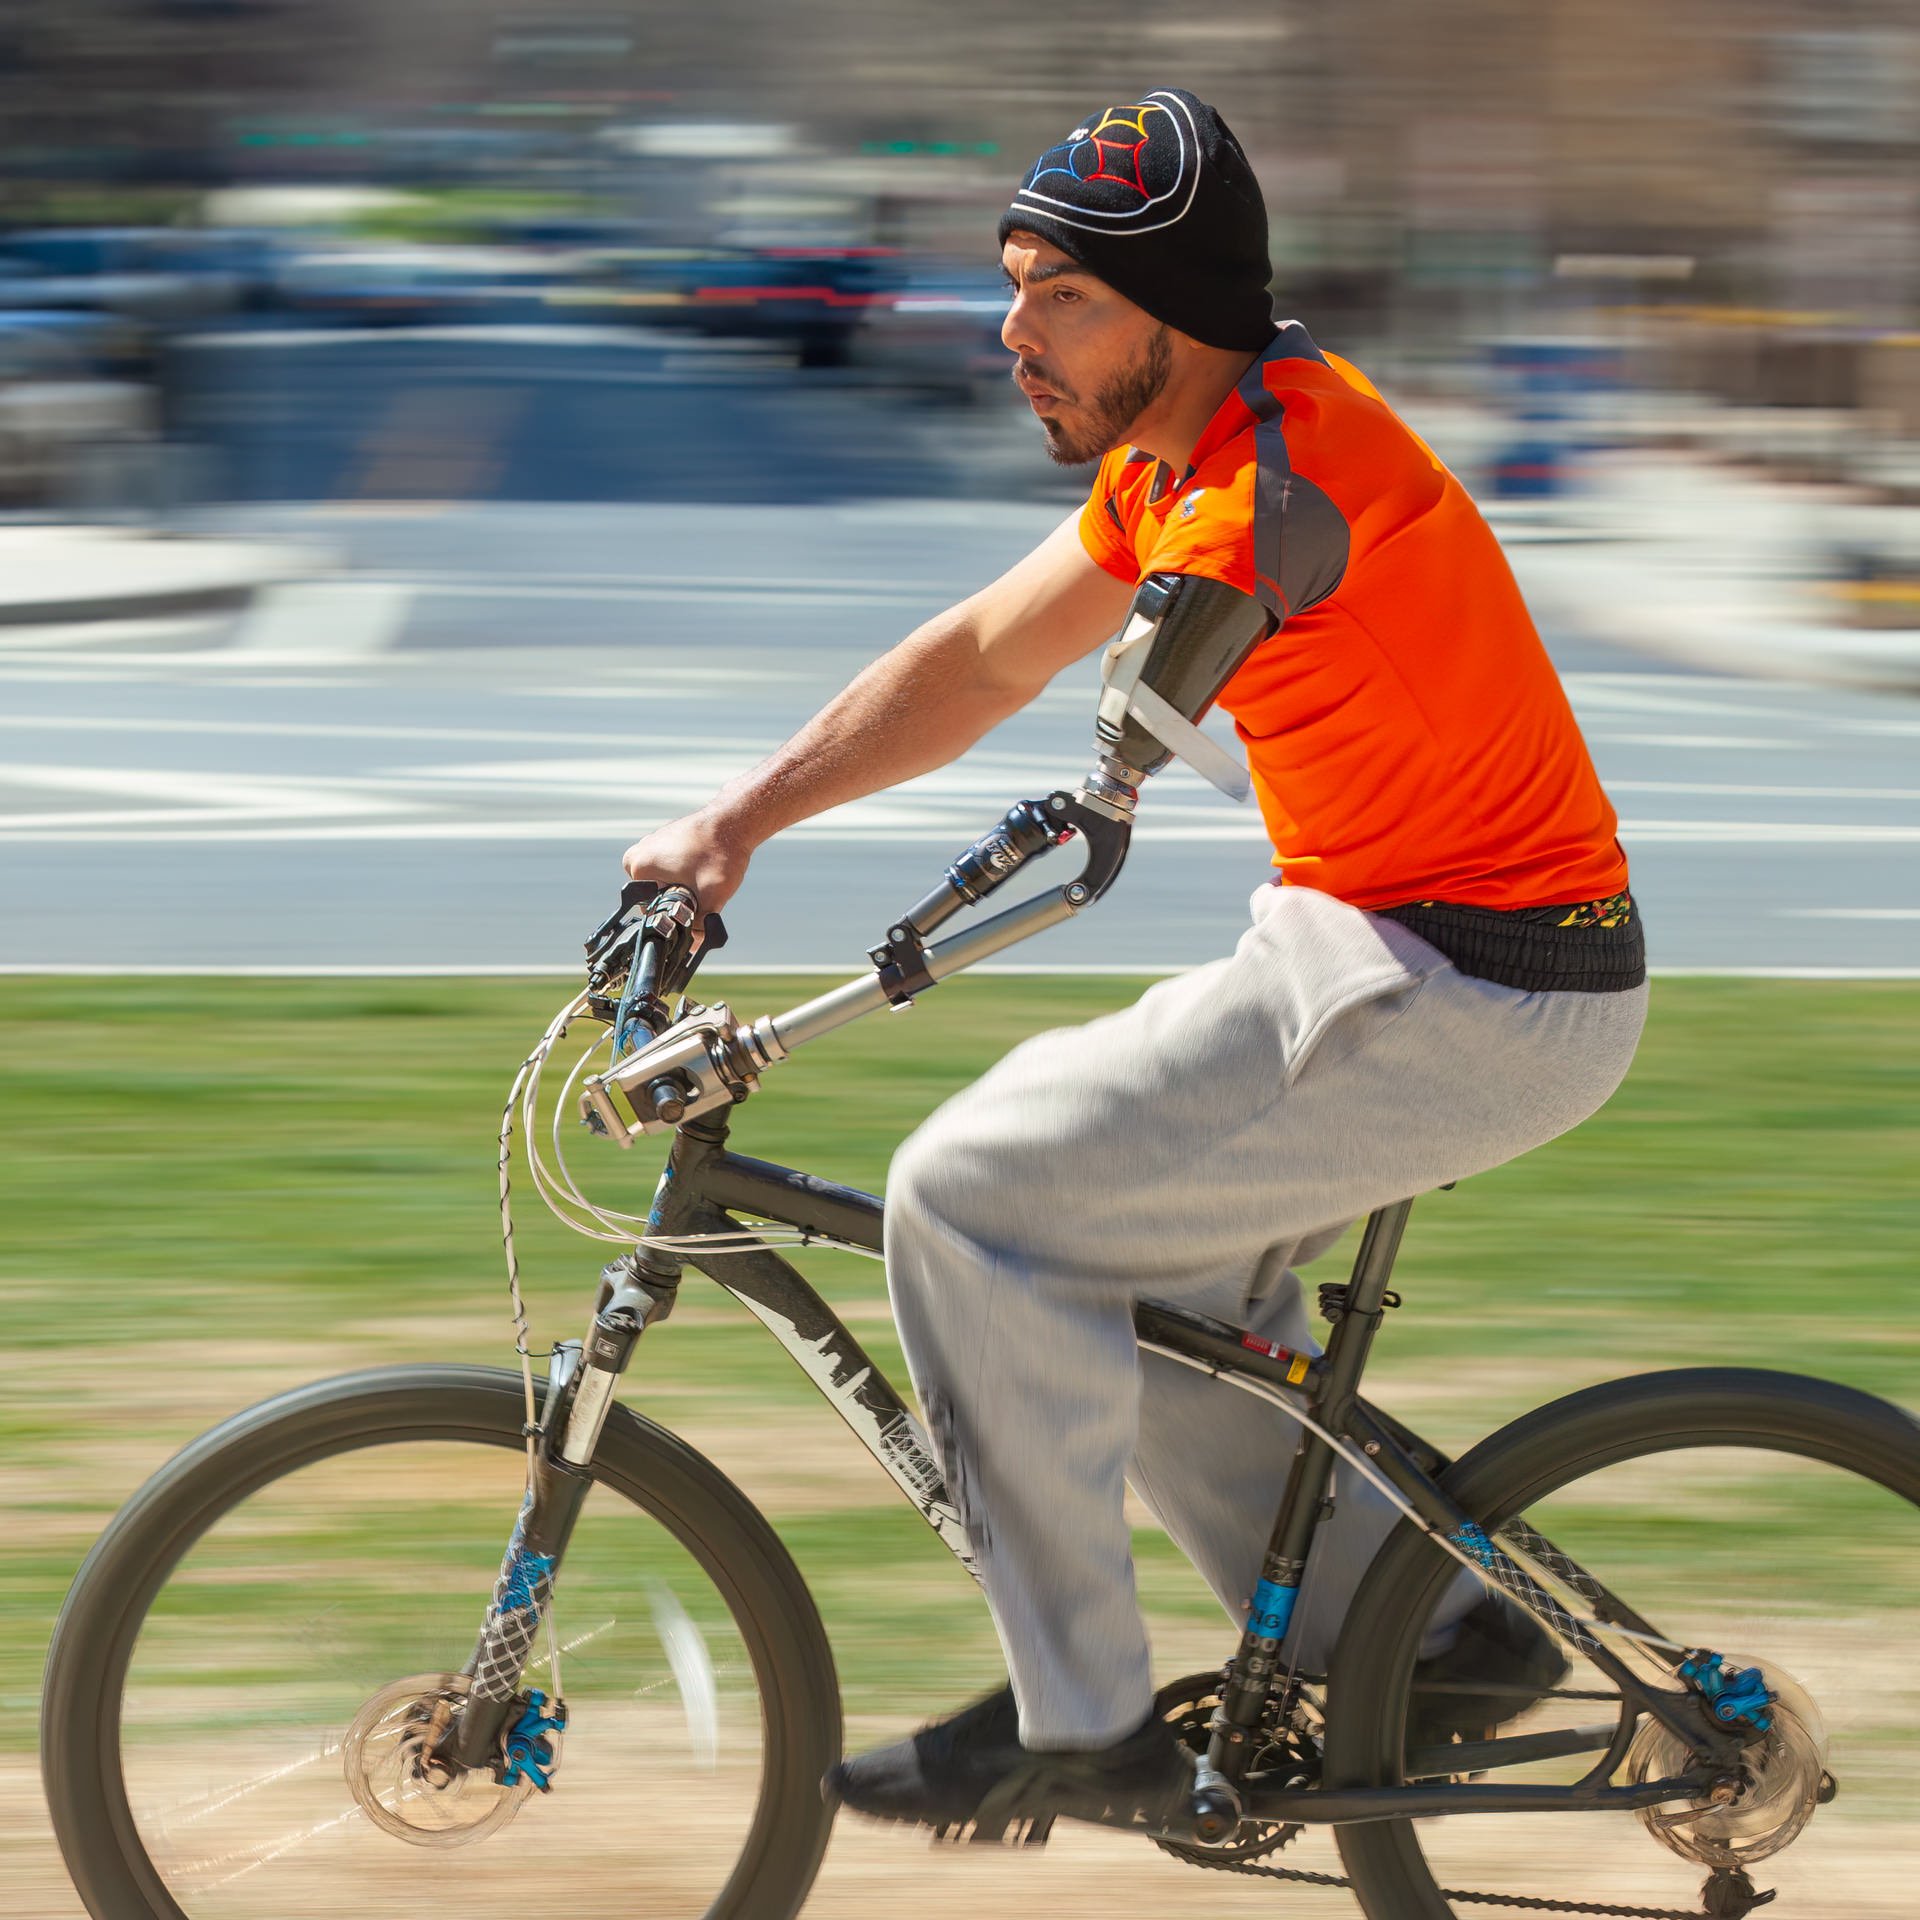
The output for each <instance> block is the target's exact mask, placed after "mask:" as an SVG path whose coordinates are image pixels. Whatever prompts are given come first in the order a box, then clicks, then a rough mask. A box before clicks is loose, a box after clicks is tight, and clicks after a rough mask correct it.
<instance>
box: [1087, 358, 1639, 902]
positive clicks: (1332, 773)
mask: <svg viewBox="0 0 1920 1920" xmlns="http://www.w3.org/2000/svg"><path fill="white" fill-rule="evenodd" d="M1080 537H1081V539H1082V541H1083V542H1084V543H1085V545H1086V548H1087V551H1088V552H1089V553H1091V554H1092V556H1093V558H1094V559H1095V560H1097V561H1098V562H1099V563H1100V565H1101V566H1102V567H1104V568H1105V569H1106V570H1107V571H1108V572H1109V573H1111V574H1114V575H1117V576H1118V577H1119V578H1120V579H1123V580H1126V581H1129V582H1133V583H1137V582H1139V581H1141V580H1143V579H1145V578H1146V576H1147V575H1148V574H1150V573H1195V574H1202V575H1205V576H1206V577H1207V578H1209V579H1213V580H1221V581H1224V582H1225V583H1226V584H1227V585H1229V586H1234V587H1238V588H1240V589H1241V590H1242V591H1243V592H1246V593H1251V594H1255V595H1257V596H1258V597H1259V598H1260V599H1261V600H1262V601H1263V602H1265V604H1266V606H1267V607H1268V609H1269V610H1270V611H1271V612H1272V614H1273V615H1274V617H1275V619H1276V620H1278V621H1279V622H1281V626H1280V630H1279V631H1278V632H1276V633H1275V634H1273V635H1272V636H1271V637H1270V638H1268V639H1267V640H1266V641H1265V642H1264V643H1262V644H1261V645H1260V646H1259V647H1257V648H1256V649H1255V650H1254V652H1253V655H1252V657H1251V658H1250V659H1249V660H1248V661H1247V663H1246V665H1245V666H1244V667H1242V668H1241V670H1240V671H1239V673H1237V674H1236V675H1235V676H1234V678H1233V679H1232V680H1231V681H1230V682H1229V683H1228V685H1227V688H1226V690H1225V691H1224V692H1223V693H1222V694H1221V696H1220V705H1221V706H1222V707H1223V708H1224V709H1225V710H1226V711H1227V712H1228V713H1230V714H1231V715H1232V716H1233V719H1234V722H1235V724H1236V726H1237V728H1238V731H1239V734H1240V737H1241V739H1242V740H1243V741H1244V742H1245V743H1246V748H1247V758H1248V761H1249V764H1250V768H1251V771H1252V775H1253V782H1254V790H1255V792H1256V793H1257V795H1258V796H1259V800H1260V808H1261V812H1262V813H1263V815H1264V816H1265V818H1266V824H1267V830H1268V832H1269V833H1270V834H1271V835H1272V838H1273V846H1274V864H1275V865H1276V866H1278V867H1279V868H1280V869H1281V871H1282V875H1283V877H1284V878H1285V879H1286V880H1288V881H1289V882H1293V883H1297V884H1300V885H1303V886H1309V887H1315V888H1318V889H1319V890H1320V891H1322V892H1324V893H1330V894H1334V895H1336V896H1337V897H1338V898H1340V899H1342V900H1346V901H1348V902H1350V903H1351V904H1352V905H1354V906H1357V907H1385V906H1395V905H1399V904H1402V903H1404V902H1408V901H1414V900H1443V901H1454V902H1459V903H1461V904H1463V905H1470V906H1482V907H1535V906H1545V905H1549V904H1554V903H1558V902H1564V901H1587V900H1594V899H1598V898H1600V897H1601V896H1603V895H1611V894H1615V893H1618V892H1619V891H1621V889H1623V888H1624V887H1625V886H1626V884H1627V862H1626V856H1625V855H1624V854H1623V853H1622V852H1621V850H1620V844H1619V842H1618V840H1617V839H1616V838H1615V837H1614V836H1615V831H1616V827H1617V822H1616V820H1615V817H1614V811H1613V807H1612V805H1611V803H1610V802H1609V801H1608V799H1607V796H1606V794H1605V793H1604V792H1603V791H1602V789H1601V786H1600V781H1599V778H1598V776H1597V775H1596V774H1595V772H1594V769H1593V762H1592V760H1591V759H1590V758H1589V757H1588V754H1587V748H1586V743H1585V741H1584V740H1582V738H1581V737H1580V729H1579V726H1578V725H1577V724H1576V722H1575V720H1574V717H1573V710H1572V708H1571V707H1570V706H1569V705H1568V703H1567V696H1566V693H1565V691H1564V690H1563V688H1562V687H1561V685H1560V678H1559V675H1558V674H1556V673H1555V671H1554V669H1553V664H1552V662H1551V661H1550V660H1549V659H1548V658H1547V652H1546V649H1545V647H1543V646H1542V645H1541V643H1540V636H1539V634H1538V633H1537V632H1536V631H1535V630H1534V625H1533V621H1532V620H1531V618H1530V617H1529V616H1528V613H1527V609H1526V605H1525V603H1524V602H1523V601H1522V599H1521V597H1520V590H1519V588H1518V586H1516V585H1515V583H1514V578H1513V574H1512V572H1511V571H1510V570H1509V569H1508V566H1507V562H1506V557H1505V555H1504V554H1503V553H1502V552H1501V551H1500V546H1499V543H1498V542H1497V541H1496V540H1495V539H1494V537H1493V533H1492V531H1491V529H1490V528H1489V527H1488V526H1487V523H1486V522H1485V521H1484V520H1483V519H1482V518H1481V517H1480V514H1479V512H1478V510H1477V509H1476V508H1475V506H1474V504H1473V502H1472V501H1471V500H1470V499H1469V498H1468V497H1467V493H1466V489H1465V488H1463V487H1462V486H1461V485H1460V483H1459V481H1457V480H1456V479H1455V478H1454V477H1453V475H1452V474H1451V473H1449V472H1448V471H1447V469H1446V468H1445V467H1444V466H1442V465H1441V464H1440V462H1439V461H1438V460H1437V459H1436V458H1435V457H1434V455H1433V453H1432V452H1431V451H1430V450H1429V449H1428V447H1427V446H1426V444H1425V443H1424V442H1423V441H1422V440H1421V439H1420V438H1419V436H1418V435H1417V434H1415V433H1414V432H1413V431H1412V429H1411V428H1410V427H1408V426H1407V425H1406V423H1405V422H1404V421H1403V420H1401V419H1400V417H1399V416H1398V415H1397V414H1396V413H1395V412H1394V411H1393V409H1392V408H1391V407H1389V406H1388V405H1387V404H1386V402H1385V401H1384V400H1382V399H1381V397H1380V395H1379V394H1378V393H1377V392H1376V391H1375V390H1374V388H1373V386H1372V385H1371V384H1370V383H1369V382H1368V380H1367V378H1366V376H1365V375H1364V374H1362V373H1361V372H1360V371H1359V370H1358V369H1357V368H1355V367H1352V366H1349V365H1348V364H1347V363H1346V362H1345V361H1344V360H1341V359H1339V358H1337V357H1336V356H1334V355H1332V354H1329V353H1324V352H1322V351H1321V349H1320V348H1319V347H1317V346H1315V345H1314V343H1313V341H1312V340H1311V339H1310V338H1309V337H1308V335H1307V332H1306V329H1305V328H1304V327H1302V326H1300V325H1299V323H1298V322H1296V321H1289V322H1287V323H1286V324H1285V325H1284V326H1283V327H1281V329H1280V331H1279V333H1278V334H1277V335H1276V337H1275V339H1274V341H1273V344H1272V346H1271V347H1269V348H1268V350H1267V351H1266V353H1264V354H1263V355H1262V356H1261V358H1260V359H1259V360H1257V361H1255V362H1254V364H1253V365H1252V366H1251V367H1250V368H1249V369H1248V370H1247V374H1246V377H1245V379H1243V380H1242V381H1241V383H1240V385H1239V387H1238V388H1237V390H1236V391H1235V392H1233V393H1231V394H1229V395H1228V396H1227V398H1226V400H1225V401H1224V402H1223V403H1222V405H1221V407H1220V410H1219V411H1218V412H1217V413H1216V414H1215V415H1214V417H1213V419H1212V420H1211V421H1210V422H1209V423H1208V426H1207V429H1206V431H1205V432H1204V433H1203V434H1202V435H1201V436H1200V440H1199V443H1198V445H1196V446H1195V448H1194V451H1193V462H1192V464H1191V465H1190V466H1189V467H1188V468H1187V471H1186V473H1185V474H1184V475H1182V476H1181V477H1180V478H1179V479H1177V480H1176V479H1175V478H1174V475H1173V471H1172V469H1171V468H1170V467H1168V466H1167V465H1166V464H1165V463H1164V462H1161V461H1158V460H1155V459H1154V458H1153V456H1152V455H1150V454H1145V453H1140V452H1138V451H1135V450H1134V449H1131V448H1121V449H1119V450H1118V451H1116V452H1114V453H1110V454H1108V455H1107V457H1106V459H1105V460H1103V461H1102V462H1101V464H1100V471H1099V474H1098V477H1097V478H1096V479H1095V481H1094V486H1093V492H1092V495H1091V497H1090V498H1089V500H1088V502H1087V505H1086V509H1085V511H1084V512H1083V513H1082V514H1081V517H1080Z"/></svg>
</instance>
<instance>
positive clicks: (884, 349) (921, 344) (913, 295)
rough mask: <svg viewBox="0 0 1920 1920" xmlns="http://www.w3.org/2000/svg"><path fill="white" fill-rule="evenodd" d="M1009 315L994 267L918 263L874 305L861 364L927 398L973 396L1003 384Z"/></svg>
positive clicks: (1008, 360)
mask: <svg viewBox="0 0 1920 1920" xmlns="http://www.w3.org/2000/svg"><path fill="white" fill-rule="evenodd" d="M1006 317H1007V289H1006V284H1005V282H1004V281H1003V280H1002V279H1001V277H1000V273H999V270H998V269H997V268H994V269H991V270H989V269H987V268H982V267H962V266H956V265H953V264H951V263H935V264H931V265H925V266H917V267H915V268H913V269H912V270H911V272H910V273H909V274H908V275H907V277H906V282H905V284H904V285H902V286H900V287H898V288H897V289H895V290H894V291H893V292H891V293H889V294H888V296H887V297H886V298H885V299H884V300H881V301H879V302H877V303H876V304H875V305H874V307H873V310H872V312H871V314H870V315H869V318H868V324H867V329H866V331H865V333H864V334H863V335H862V336H861V340H860V355H859V357H860V364H861V365H862V366H865V367H869V368H871V369H872V370H873V371H874V372H875V373H877V374H878V375H879V376H880V377H882V378H884V379H890V380H894V381H897V382H899V383H900V384H901V385H903V386H907V387H911V388H913V389H915V390H916V391H917V392H919V393H922V394H924V395H926V396H928V397H930V398H934V399H945V400H952V401H956V402H960V403H963V404H964V403H970V402H972V401H975V400H978V399H981V398H982V397H984V396H986V395H989V394H993V393H996V392H1004V391H1007V390H1008V375H1009V374H1010V373H1011V372H1012V369H1013V356H1012V355H1011V354H1010V353H1008V351H1007V349H1006V345H1005V343H1004V342H1003V341H1002V340H1001V338H1000V328H1001V324H1002V323H1003V322H1004V321H1005V319H1006Z"/></svg>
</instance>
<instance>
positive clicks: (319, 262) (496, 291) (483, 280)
mask: <svg viewBox="0 0 1920 1920" xmlns="http://www.w3.org/2000/svg"><path fill="white" fill-rule="evenodd" d="M570 269H571V263H570V262H569V261H567V260H565V259H559V258H556V257H555V256H553V255H549V254H544V253H535V252H529V251H526V250H522V249H516V248H511V247H440V246H426V247H418V246H416V247H355V248H326V249H316V250H313V251H310V252H307V253H302V254H298V255H295V256H293V257H292V258H290V259H288V260H286V261H284V262H283V263H282V264H281V266H280V269H279V271H278V272H277V274H276V275H275V279H274V298H275V302H276V304H277V305H278V306H279V307H281V308H282V309H284V310H285V311H287V312H288V313H292V314H299V315H303V316H305V317H306V318H307V319H309V320H332V321H338V322H341V323H350V324H355V325H360V326H429V325H443V326H444V325H454V324H464V325H469V326H481V325H499V324H503V323H506V322H509V321H515V320H530V319H550V318H551V317H552V315H551V312H550V308H549V304H548V300H547V296H548V294H549V293H551V292H552V291H553V289H554V288H556V287H558V286H561V285H564V284H565V283H566V281H567V280H568V278H569V277H570Z"/></svg>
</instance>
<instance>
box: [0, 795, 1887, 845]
mask: <svg viewBox="0 0 1920 1920" xmlns="http://www.w3.org/2000/svg"><path fill="white" fill-rule="evenodd" d="M291 784H292V783H289V785H291ZM670 804H678V801H677V799H676V800H675V801H674V802H671V803H670ZM377 810H378V809H377V808H374V807H369V806H365V805H363V806H360V807H350V806H346V805H340V806H336V807H332V808H321V807H315V808H313V809H312V810H311V811H312V812H315V813H326V812H335V813H338V812H363V811H377ZM209 811H212V810H209ZM260 811H261V812H266V813H269V814H270V815H271V816H272V817H274V819H275V820H276V822H277V824H274V825H271V826H253V825H247V826H241V825H234V826H231V827H229V826H221V825H213V824H208V825H201V824H199V823H198V822H195V823H194V824H191V825H187V824H182V825H180V826H178V827H174V826H171V825H166V824H162V825H160V826H157V827H156V826H154V825H153V816H152V815H151V813H148V814H146V815H142V816H129V815H125V814H122V813H119V812H115V813H113V814H111V815H108V814H101V815H97V816H96V815H86V816H82V815H72V816H61V817H60V819H59V824H58V825H57V826H53V827H51V828H47V827H42V826H38V825H36V820H37V819H40V818H44V816H35V815H33V814H13V815H8V816H5V817H4V818H0V844H6V845H19V844H21V843H23V842H24V843H27V844H45V845H49V846H54V845H58V846H73V845H80V844H84V843H86V842H88V841H96V840H103V839H110V840H113V841H114V842H116V843H120V844H130V843H139V844H142V845H150V844H155V845H157V844H163V843H177V844H188V843H191V844H195V845H201V844H208V843H214V842H222V841H250V842H259V841H271V842H293V841H301V842H311V841H322V840H357V841H376V840H415V841H436V840H499V841H507V840H512V841H556V842H561V841H581V840H585V841H591V840H603V839H606V838H609V837H613V838H620V837H622V836H624V837H626V838H629V839H630V838H631V837H632V835H633V834H634V833H636V832H638V831H640V830H641V829H643V828H644V827H645V826H646V825H647V822H648V817H649V811H650V810H649V808H648V806H647V804H646V800H645V798H644V797H643V796H641V795H640V794H639V793H638V791H637V790H636V792H635V795H634V800H633V805H632V808H631V810H630V811H628V812H626V813H622V814H618V815H613V814H608V815H604V816H595V817H592V818H582V817H568V816H563V817H557V818H553V819H538V818H536V819H527V818H524V817H518V816H516V817H508V818H501V819H480V818H465V819H442V820H431V819H429V820H421V819H411V820H370V821H351V822H341V823H338V824H335V823H332V822H325V823H321V824H313V825H309V824H306V823H305V822H304V821H299V820H292V819H285V820H282V819H281V815H282V813H283V808H282V807H281V806H280V805H279V804H278V803H277V802H276V803H272V804H270V805H269V806H265V807H262V808H261V809H260ZM222 812H223V813H224V810H222ZM227 817H232V816H227ZM243 817H244V810H243ZM660 817H662V818H665V817H666V816H665V815H664V814H662V815H661V816H660ZM123 820H124V821H125V824H124V825H122V824H119V823H120V822H122V821H123ZM142 820H144V821H145V822H146V824H145V825H144V826H143V825H142V824H141V821H142ZM88 822H92V823H93V824H92V825H89V824H87V823H88ZM110 822H111V823H113V824H112V830H111V831H110V832H109V831H107V830H106V828H107V826H108V824H109V823H110ZM985 824H987V823H986V822H984V821H983V820H982V819H981V817H980V815H979V814H977V813H976V812H973V811H971V810H970V811H967V812H965V813H962V812H960V811H958V810H955V811H954V812H952V813H950V814H949V813H942V814H938V815H934V814H931V813H929V814H928V815H926V816H924V817H920V818H915V819H912V820H911V822H910V823H909V822H889V823H887V824H880V823H878V822H871V821H863V820H857V819H848V820H836V819H834V818H832V817H831V816H826V817H823V818H821V819H819V820H807V821H802V822H801V823H800V824H798V825H797V826H793V827H789V828H787V830H786V832H785V834H783V835H782V838H783V839H788V838H790V839H799V840H812V839H818V840H837V841H846V842H850V843H856V844H869V845H875V846H878V845H888V846H894V845H899V846H930V845H954V846H958V845H962V844H964V843H965V842H966V841H968V840H970V839H972V838H975V837H977V835H978V834H979V833H980V832H981V831H982V830H983V828H984V826H985ZM96 826H97V827H98V828H99V830H98V831H96V830H94V828H95V827H96ZM1620 833H1621V837H1622V838H1623V839H1624V840H1625V841H1626V842H1627V843H1628V845H1629V847H1631V846H1633V845H1634V844H1635V843H1638V844H1640V845H1653V844H1656V843H1658V844H1660V845H1664V846H1700V847H1713V846H1750V847H1790V846H1827V847H1848V846H1860V847H1885V846H1916V845H1920V826H1912V827H1883V826H1871V825H1845V824H1839V825H1824V824H1821V825H1815V824H1800V823H1786V822H1775V821H1764V820H1753V821H1744V820H1642V821H1633V820H1626V821H1622V822H1621V825H1620ZM1134 838H1135V839H1136V840H1140V841H1190V842H1206V841H1221V842H1236V843H1242V844H1245V845H1246V846H1248V847H1254V846H1260V845H1264V844H1265V841H1266V835H1265V832H1264V830H1263V829H1262V827H1261V825H1260V823H1259V822H1258V821H1257V820H1245V821H1243V820H1239V819H1220V818H1213V819H1209V818H1207V817H1206V816H1205V815H1204V814H1203V813H1201V812H1200V810H1199V809H1197V808H1196V809H1191V810H1187V817H1185V818H1179V817H1175V816H1173V815H1172V814H1169V813H1161V814H1160V815H1158V816H1157V817H1155V816H1148V817H1146V818H1143V819H1142V820H1141V822H1140V824H1139V825H1138V826H1137V827H1136V828H1135V829H1134Z"/></svg>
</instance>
